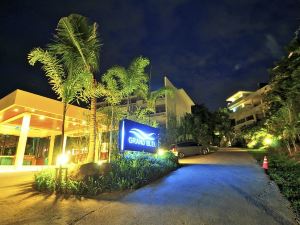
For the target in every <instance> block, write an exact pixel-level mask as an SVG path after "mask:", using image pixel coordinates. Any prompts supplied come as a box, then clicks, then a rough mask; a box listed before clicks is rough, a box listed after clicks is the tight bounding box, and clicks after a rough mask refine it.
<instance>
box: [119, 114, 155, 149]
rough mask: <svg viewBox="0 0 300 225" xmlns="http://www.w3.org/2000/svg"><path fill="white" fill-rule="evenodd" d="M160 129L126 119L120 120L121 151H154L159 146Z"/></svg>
mask: <svg viewBox="0 0 300 225" xmlns="http://www.w3.org/2000/svg"><path fill="white" fill-rule="evenodd" d="M158 136H159V129H158V128H155V127H151V126H147V125H144V124H141V123H137V122H135V121H132V120H127V119H124V120H122V121H121V122H120V129H119V139H120V150H121V151H126V150H127V151H145V152H152V153H154V152H155V150H156V149H157V147H158Z"/></svg>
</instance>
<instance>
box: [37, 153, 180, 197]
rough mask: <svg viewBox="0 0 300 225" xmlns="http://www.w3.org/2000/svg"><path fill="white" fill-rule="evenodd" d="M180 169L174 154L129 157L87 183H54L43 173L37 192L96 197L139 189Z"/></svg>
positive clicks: (49, 173)
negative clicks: (100, 194)
mask: <svg viewBox="0 0 300 225" xmlns="http://www.w3.org/2000/svg"><path fill="white" fill-rule="evenodd" d="M177 167H178V162H177V157H176V156H174V154H173V153H171V152H166V153H165V155H163V156H157V155H152V154H147V153H134V152H132V153H128V154H127V155H125V156H120V157H119V158H118V159H116V160H114V161H113V162H112V163H111V170H110V172H108V173H106V174H99V175H94V176H88V177H86V178H85V179H84V180H79V181H78V180H77V181H76V180H72V179H71V178H70V177H69V178H68V179H63V180H62V182H60V183H59V182H58V181H57V180H56V179H55V171H54V170H53V169H52V170H44V171H41V172H39V173H37V174H36V175H35V188H36V189H37V190H39V191H47V192H54V191H56V192H57V193H64V194H76V195H90V196H92V195H97V194H99V193H102V192H105V191H117V190H125V189H135V188H139V187H141V186H143V185H145V184H148V183H150V182H152V181H154V180H156V179H158V178H160V177H161V176H163V175H165V174H167V173H169V172H170V171H172V170H174V169H176V168H177Z"/></svg>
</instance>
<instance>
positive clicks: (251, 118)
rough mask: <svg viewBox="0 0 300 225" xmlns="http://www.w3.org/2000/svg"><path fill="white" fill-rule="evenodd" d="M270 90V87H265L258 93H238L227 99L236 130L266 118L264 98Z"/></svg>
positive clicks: (257, 91)
mask: <svg viewBox="0 0 300 225" xmlns="http://www.w3.org/2000/svg"><path fill="white" fill-rule="evenodd" d="M268 90H270V86H269V85H265V86H263V87H261V88H260V89H258V90H256V91H238V92H236V93H235V94H233V95H232V96H230V97H229V98H227V99H226V101H227V102H228V105H227V107H228V109H229V110H230V111H231V114H230V118H231V119H232V120H234V122H235V126H234V129H235V130H240V129H241V128H242V127H244V126H247V125H250V124H253V123H256V122H257V121H260V120H261V119H263V118H264V117H265V116H266V114H265V111H266V110H265V104H264V99H263V98H264V95H265V93H266V92H267V91H268Z"/></svg>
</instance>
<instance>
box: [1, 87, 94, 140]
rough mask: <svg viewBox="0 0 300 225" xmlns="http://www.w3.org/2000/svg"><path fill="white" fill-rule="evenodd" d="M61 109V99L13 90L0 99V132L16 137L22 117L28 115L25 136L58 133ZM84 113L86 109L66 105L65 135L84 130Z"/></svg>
mask: <svg viewBox="0 0 300 225" xmlns="http://www.w3.org/2000/svg"><path fill="white" fill-rule="evenodd" d="M62 112H63V103H62V102H60V101H57V100H53V99H50V98H46V97H43V96H40V95H36V94H32V93H30V92H26V91H22V90H19V89H17V90H16V91H14V92H12V93H10V94H9V95H7V96H5V97H4V98H2V99H1V100H0V133H2V134H8V135H16V136H19V135H20V130H21V127H22V122H23V118H24V116H25V115H27V116H28V115H29V116H30V122H29V130H28V137H47V136H51V135H59V134H61V126H62ZM88 115H89V110H88V109H84V108H81V107H78V106H74V105H68V109H67V114H66V122H65V133H66V135H67V136H80V135H83V134H84V133H86V132H87V120H88Z"/></svg>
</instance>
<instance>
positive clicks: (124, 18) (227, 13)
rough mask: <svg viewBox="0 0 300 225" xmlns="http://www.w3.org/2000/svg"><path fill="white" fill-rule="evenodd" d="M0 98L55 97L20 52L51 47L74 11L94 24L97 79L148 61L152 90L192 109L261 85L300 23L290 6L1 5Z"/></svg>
mask: <svg viewBox="0 0 300 225" xmlns="http://www.w3.org/2000/svg"><path fill="white" fill-rule="evenodd" d="M0 4H1V5H0V28H1V31H0V77H1V80H0V97H3V96H5V95H6V94H8V93H9V92H11V91H13V90H15V89H17V88H19V89H23V90H26V91H30V92H34V93H37V94H41V95H44V96H48V97H55V96H54V94H53V92H52V90H51V88H50V86H49V85H48V83H47V79H46V78H45V76H44V74H43V72H42V70H41V68H40V66H35V67H32V66H30V65H29V64H28V62H27V54H28V52H29V51H30V50H31V49H32V48H33V47H38V46H40V47H44V46H45V45H46V44H47V43H48V42H50V41H51V39H52V35H53V33H54V32H55V28H56V25H57V22H58V20H59V19H60V18H61V17H63V16H67V15H69V14H70V13H79V14H82V15H84V16H87V17H89V18H90V20H91V21H96V22H97V23H98V24H99V33H100V37H101V42H102V44H103V46H102V49H101V58H100V64H101V69H100V72H99V74H98V79H99V78H100V76H101V74H103V73H104V72H105V71H106V70H107V69H108V68H109V67H111V66H113V65H121V66H127V65H128V64H129V63H130V61H131V60H132V59H133V58H134V57H137V56H140V55H142V56H145V57H148V58H149V59H150V60H151V74H152V80H151V85H152V88H157V87H159V86H162V85H163V76H164V75H167V76H168V77H169V79H170V80H171V81H172V82H173V83H174V84H175V85H176V86H178V87H182V88H184V89H185V90H186V91H187V93H188V94H189V95H190V96H191V97H192V99H193V100H194V101H195V102H196V103H204V104H206V105H207V106H208V107H209V108H210V109H212V110H213V109H216V108H218V107H221V106H225V99H226V98H227V97H228V96H230V95H231V94H232V93H234V92H235V91H237V90H254V89H256V86H257V83H258V82H266V81H268V73H267V69H268V68H270V67H272V65H273V62H274V61H276V60H278V59H280V57H281V56H282V55H283V53H284V52H283V47H284V46H285V45H286V44H287V43H288V42H289V41H290V39H291V38H292V37H293V35H294V32H295V30H296V29H297V28H298V26H299V25H300V2H299V1H298V0H272V1H270V0H223V1H220V0H219V1H217V0H201V1H200V0H195V1H191V0H165V1H164V0H161V1H160V0H147V1H146V0H137V1H125V0H106V1H102V0H95V1H89V0H86V1H82V0H81V1H72V0H70V1H63V0H49V1H41V0H39V1H30V0H26V1H24V0H22V1H18V0H15V1H12V0H10V1H3V0H2V1H1V3H0Z"/></svg>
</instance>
